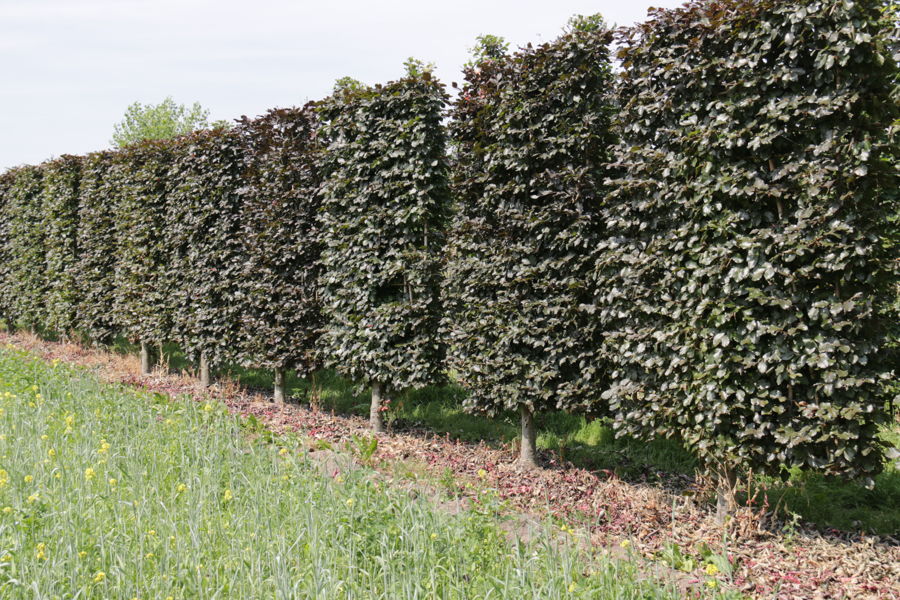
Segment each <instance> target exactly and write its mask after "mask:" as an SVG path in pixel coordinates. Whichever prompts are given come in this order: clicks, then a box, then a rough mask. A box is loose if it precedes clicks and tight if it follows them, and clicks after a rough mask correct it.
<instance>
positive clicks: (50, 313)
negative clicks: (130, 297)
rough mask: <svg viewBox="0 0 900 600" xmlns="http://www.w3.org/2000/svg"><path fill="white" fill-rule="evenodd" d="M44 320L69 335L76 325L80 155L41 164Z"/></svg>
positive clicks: (48, 324)
mask: <svg viewBox="0 0 900 600" xmlns="http://www.w3.org/2000/svg"><path fill="white" fill-rule="evenodd" d="M43 173H44V178H43V190H42V193H43V197H42V199H41V204H42V212H43V217H44V235H45V240H46V242H45V245H44V251H45V256H44V259H45V269H46V278H47V296H46V298H45V299H44V301H45V303H46V320H45V321H44V323H43V326H44V327H46V328H47V329H49V330H50V331H57V332H60V333H64V334H68V333H69V332H70V331H71V330H72V329H73V328H74V327H75V308H76V306H77V303H78V300H77V298H78V285H77V280H78V273H77V270H78V185H79V179H80V177H81V158H80V157H77V156H62V157H60V158H58V159H56V160H54V161H51V162H49V163H46V164H45V165H44V167H43Z"/></svg>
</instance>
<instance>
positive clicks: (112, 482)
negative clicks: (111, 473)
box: [109, 477, 119, 487]
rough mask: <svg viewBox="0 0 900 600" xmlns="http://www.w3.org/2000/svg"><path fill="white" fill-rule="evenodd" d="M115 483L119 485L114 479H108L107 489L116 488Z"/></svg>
mask: <svg viewBox="0 0 900 600" xmlns="http://www.w3.org/2000/svg"><path fill="white" fill-rule="evenodd" d="M117 483H119V482H118V481H116V479H115V478H114V477H110V478H109V487H116V484H117Z"/></svg>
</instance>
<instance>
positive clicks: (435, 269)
mask: <svg viewBox="0 0 900 600" xmlns="http://www.w3.org/2000/svg"><path fill="white" fill-rule="evenodd" d="M446 99H447V96H446V92H445V91H444V88H443V86H442V85H441V84H440V83H438V82H437V81H436V80H435V79H434V78H433V77H431V75H430V74H429V73H427V72H426V73H423V74H420V75H410V76H408V77H407V78H405V79H401V80H399V81H395V82H392V83H388V84H386V85H383V86H381V85H379V86H376V87H373V88H355V89H354V88H345V89H343V90H340V91H338V92H337V93H336V94H335V96H333V97H332V98H330V99H328V100H327V101H325V102H324V103H323V104H322V105H321V107H320V111H321V113H320V114H321V116H322V119H323V132H324V135H325V136H326V138H327V139H328V140H329V146H328V148H327V151H326V152H325V153H324V154H323V157H324V161H323V169H324V177H325V183H324V188H323V196H322V213H321V229H322V239H323V248H322V258H321V263H322V276H321V292H322V303H323V310H324V315H325V327H324V330H323V333H322V337H321V343H320V345H321V350H322V356H323V358H324V359H325V360H326V362H328V363H329V364H331V365H333V366H334V367H335V368H337V370H338V371H340V372H341V373H343V374H344V375H346V376H348V377H350V378H352V379H354V380H357V381H362V382H369V383H372V384H373V385H374V386H377V387H375V388H374V391H375V395H374V396H373V400H374V402H373V412H372V419H373V426H374V427H375V428H376V429H377V428H379V427H380V424H379V423H380V420H379V418H380V416H379V414H378V410H379V408H378V407H377V406H376V404H377V401H378V398H377V396H378V393H379V392H380V390H381V387H382V386H384V387H390V388H393V389H395V390H400V389H403V388H410V387H421V386H424V385H427V384H430V383H433V382H435V381H439V380H441V379H442V377H443V368H444V353H445V348H444V341H443V338H442V336H441V335H440V332H439V325H440V319H441V314H442V310H441V300H440V293H439V289H440V284H441V258H442V255H443V252H444V230H445V223H446V220H447V213H448V206H449V199H450V194H449V187H448V175H447V171H448V167H447V158H446V154H445V134H444V129H443V127H442V125H441V118H442V116H443V108H444V104H445V102H446Z"/></svg>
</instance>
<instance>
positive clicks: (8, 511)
mask: <svg viewBox="0 0 900 600" xmlns="http://www.w3.org/2000/svg"><path fill="white" fill-rule="evenodd" d="M3 512H4V513H6V514H7V515H8V514H9V513H11V512H12V506H4V507H3Z"/></svg>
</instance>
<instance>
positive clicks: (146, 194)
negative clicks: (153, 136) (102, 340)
mask: <svg viewBox="0 0 900 600" xmlns="http://www.w3.org/2000/svg"><path fill="white" fill-rule="evenodd" d="M171 159H172V152H171V149H170V147H169V145H168V144H167V143H165V142H144V143H142V144H138V145H136V146H131V147H129V148H127V149H125V150H123V151H121V153H120V154H119V157H118V160H119V161H121V170H120V171H119V172H118V173H117V176H118V177H119V179H118V181H119V188H118V190H117V194H118V196H119V197H118V201H117V202H116V203H115V205H114V206H113V207H109V208H112V210H113V211H114V215H115V235H116V239H117V240H118V258H117V260H116V262H115V301H114V318H115V320H116V323H117V325H118V327H119V328H120V330H121V332H122V334H123V335H125V336H126V337H127V338H128V339H130V340H131V341H132V342H143V343H159V342H162V341H165V340H168V339H170V335H171V331H172V300H171V290H170V289H169V288H168V286H167V285H166V284H167V282H168V278H167V276H166V269H167V266H168V265H169V263H170V257H171V249H170V243H169V240H170V237H171V236H172V233H171V232H169V231H168V229H167V222H166V212H167V206H168V202H167V200H168V194H169V190H170V187H171V184H170V182H169V179H168V175H169V173H168V171H169V163H170V162H171Z"/></svg>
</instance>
